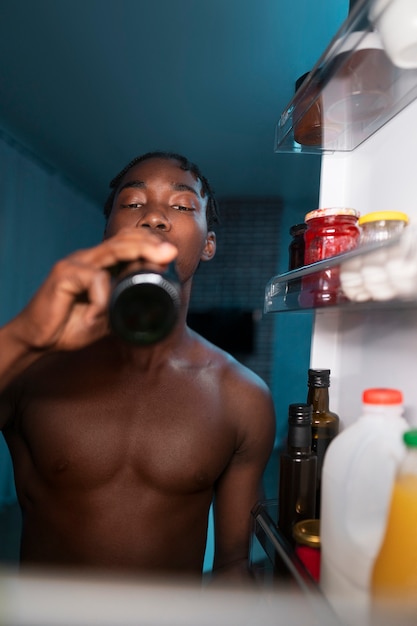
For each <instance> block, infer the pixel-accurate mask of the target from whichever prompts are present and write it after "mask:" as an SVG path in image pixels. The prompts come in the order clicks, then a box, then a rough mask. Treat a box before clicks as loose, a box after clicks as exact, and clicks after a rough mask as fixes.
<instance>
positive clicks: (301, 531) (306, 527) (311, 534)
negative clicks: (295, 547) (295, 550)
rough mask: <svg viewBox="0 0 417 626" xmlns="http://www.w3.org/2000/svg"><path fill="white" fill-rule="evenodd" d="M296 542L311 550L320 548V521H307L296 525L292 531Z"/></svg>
mask: <svg viewBox="0 0 417 626" xmlns="http://www.w3.org/2000/svg"><path fill="white" fill-rule="evenodd" d="M292 536H293V538H294V540H295V541H296V542H297V543H299V544H301V545H303V546H310V547H311V548H320V520H318V519H305V520H301V521H300V522H297V523H296V524H294V527H293V529H292Z"/></svg>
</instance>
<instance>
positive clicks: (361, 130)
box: [275, 0, 417, 154]
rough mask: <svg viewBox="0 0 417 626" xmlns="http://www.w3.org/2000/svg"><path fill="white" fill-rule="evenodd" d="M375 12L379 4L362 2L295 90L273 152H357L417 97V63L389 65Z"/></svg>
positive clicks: (378, 15)
mask: <svg viewBox="0 0 417 626" xmlns="http://www.w3.org/2000/svg"><path fill="white" fill-rule="evenodd" d="M392 2H395V0H387V1H386V2H385V3H382V9H381V10H380V11H379V12H378V14H377V15H374V16H373V18H374V22H376V23H377V20H378V19H379V18H380V17H381V15H382V14H383V13H384V12H385V11H386V10H387V8H389V5H390V4H391V3H392ZM372 11H373V12H374V13H375V0H362V1H361V0H359V2H358V3H357V5H355V7H354V9H353V10H352V11H351V13H350V14H349V16H348V18H347V19H346V20H345V22H344V23H343V24H342V26H341V28H340V29H339V31H338V32H337V33H336V35H335V37H334V38H333V39H332V41H331V42H330V44H329V46H328V47H327V48H326V50H325V52H324V53H323V55H322V56H321V57H320V59H319V60H318V62H317V63H316V65H315V66H314V68H313V69H312V70H311V72H310V73H309V74H308V76H307V77H306V79H305V80H304V82H302V84H301V86H300V87H299V88H298V89H297V91H296V93H295V95H294V97H293V98H292V100H291V101H290V102H289V104H288V105H287V107H286V108H285V110H284V111H283V113H282V115H281V117H280V119H279V121H278V123H277V125H276V131H275V152H297V153H299V152H302V153H310V154H322V153H332V152H346V151H351V150H354V149H355V148H356V147H357V146H359V145H360V144H361V143H362V142H364V141H365V140H366V139H368V137H370V136H371V135H373V134H374V133H375V132H376V131H377V130H379V129H380V128H381V127H382V126H383V125H384V124H386V123H387V122H388V121H389V120H390V119H392V118H393V117H394V116H395V115H397V114H398V113H399V112H400V111H401V110H402V109H404V108H405V107H406V106H407V105H408V104H410V103H411V102H412V101H413V100H414V99H416V97H417V65H416V66H415V67H414V68H412V69H403V68H400V67H397V66H396V65H394V64H393V63H392V62H391V60H390V58H389V57H388V55H387V54H386V52H385V50H384V47H383V45H382V43H381V38H380V36H379V32H378V30H377V29H376V28H374V26H373V24H372V21H371V15H372Z"/></svg>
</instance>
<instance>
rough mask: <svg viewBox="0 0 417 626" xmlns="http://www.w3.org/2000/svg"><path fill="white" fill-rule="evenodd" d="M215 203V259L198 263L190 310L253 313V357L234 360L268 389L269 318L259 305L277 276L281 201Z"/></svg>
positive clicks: (233, 200) (271, 357) (271, 343)
mask: <svg viewBox="0 0 417 626" xmlns="http://www.w3.org/2000/svg"><path fill="white" fill-rule="evenodd" d="M219 204H220V215H221V224H220V225H218V226H217V227H216V229H215V230H216V234H217V252H216V256H215V257H214V259H212V261H210V262H207V263H202V264H201V266H200V268H199V270H198V272H197V274H196V276H195V278H194V284H193V292H192V299H191V303H190V311H204V310H209V309H218V308H225V309H233V308H238V309H240V310H245V311H252V312H253V315H254V318H255V323H254V331H255V333H254V350H253V353H252V354H249V355H242V354H236V355H235V356H236V358H238V359H239V360H240V361H241V362H242V363H244V364H245V365H247V366H248V367H249V368H250V369H252V370H253V371H254V372H256V373H257V374H259V376H261V378H263V379H264V380H265V382H266V383H267V384H268V385H271V383H272V381H271V373H272V359H273V331H274V319H273V316H268V315H267V316H264V314H263V303H264V291H265V286H266V283H267V282H268V280H269V279H270V278H271V276H273V275H274V274H276V273H277V267H278V259H279V249H280V239H281V238H282V237H281V233H280V225H281V223H282V203H281V200H280V199H279V198H274V199H262V198H261V199H242V200H240V199H227V200H223V201H220V202H219Z"/></svg>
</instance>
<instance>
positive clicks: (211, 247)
mask: <svg viewBox="0 0 417 626" xmlns="http://www.w3.org/2000/svg"><path fill="white" fill-rule="evenodd" d="M215 254H216V233H214V232H213V231H212V230H209V232H208V233H207V237H206V244H205V246H204V250H203V254H202V255H201V257H200V258H201V260H202V261H210V260H211V259H212V258H213V257H214V255H215Z"/></svg>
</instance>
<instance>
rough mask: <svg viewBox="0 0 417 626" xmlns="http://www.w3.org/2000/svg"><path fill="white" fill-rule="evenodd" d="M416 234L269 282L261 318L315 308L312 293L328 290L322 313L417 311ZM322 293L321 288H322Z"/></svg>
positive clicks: (407, 232)
mask: <svg viewBox="0 0 417 626" xmlns="http://www.w3.org/2000/svg"><path fill="white" fill-rule="evenodd" d="M416 242H417V229H416V228H415V227H412V226H409V227H408V228H407V229H406V230H405V231H404V232H403V233H402V234H401V235H399V236H397V237H392V238H391V239H388V240H385V241H382V242H378V243H374V244H371V245H366V246H365V245H364V246H359V247H357V248H355V249H354V250H351V251H349V252H345V253H343V254H339V255H336V256H333V257H329V258H327V259H323V260H322V261H318V262H317V263H312V264H311V265H306V266H304V267H300V268H299V269H296V270H292V271H290V272H285V273H284V274H280V275H278V276H275V277H273V278H271V280H270V281H269V282H268V283H267V285H266V288H265V301H264V312H265V313H272V312H274V313H281V312H288V311H309V310H310V311H311V310H314V309H317V308H318V306H317V304H315V301H316V298H315V297H314V293H315V292H316V291H317V290H319V287H320V285H321V290H323V285H324V286H326V285H328V284H330V285H331V293H332V294H333V298H332V299H330V301H329V302H328V303H324V304H322V305H321V306H320V309H321V310H323V309H329V308H337V309H343V310H347V311H349V310H351V311H358V310H363V309H389V310H392V309H405V308H416V307H417V245H416ZM324 288H325V287H324Z"/></svg>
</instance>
